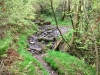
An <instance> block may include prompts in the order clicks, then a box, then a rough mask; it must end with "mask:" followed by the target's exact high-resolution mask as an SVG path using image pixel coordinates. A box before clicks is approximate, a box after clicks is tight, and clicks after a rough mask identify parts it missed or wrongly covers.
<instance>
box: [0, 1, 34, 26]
mask: <svg viewBox="0 0 100 75" xmlns="http://www.w3.org/2000/svg"><path fill="white" fill-rule="evenodd" d="M1 1H2V0H1ZM32 1H35V0H25V1H24V0H9V1H7V0H3V1H2V2H3V3H4V4H3V5H1V7H0V21H1V22H0V24H2V25H6V24H7V23H14V24H22V23H23V24H24V23H25V22H23V21H25V20H24V18H26V17H33V18H34V14H33V12H34V8H33V7H32V4H31V3H32ZM1 10H3V11H1Z"/></svg>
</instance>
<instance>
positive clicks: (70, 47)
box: [51, 0, 71, 49]
mask: <svg viewBox="0 0 100 75" xmlns="http://www.w3.org/2000/svg"><path fill="white" fill-rule="evenodd" d="M51 9H52V12H53V15H54V19H55V22H56V28H57V29H58V31H59V33H60V35H61V37H62V39H63V40H64V41H65V43H66V44H67V45H68V47H69V48H70V49H71V47H70V45H69V44H68V42H67V41H66V39H65V38H64V37H63V35H62V33H61V31H60V29H59V27H58V22H57V18H56V14H55V11H54V8H53V1H52V0H51Z"/></svg>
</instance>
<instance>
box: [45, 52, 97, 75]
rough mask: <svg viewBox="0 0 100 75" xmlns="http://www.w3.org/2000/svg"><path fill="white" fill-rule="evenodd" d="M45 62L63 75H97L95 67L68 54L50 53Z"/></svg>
mask: <svg viewBox="0 0 100 75" xmlns="http://www.w3.org/2000/svg"><path fill="white" fill-rule="evenodd" d="M44 60H45V61H46V62H47V63H49V64H50V66H51V67H52V68H53V69H55V70H57V71H58V72H59V73H60V74H61V75H76V74H84V75H95V73H96V70H95V69H94V68H93V67H91V66H90V65H88V64H86V63H84V61H83V60H79V59H78V58H76V57H74V56H71V55H69V54H68V53H62V52H57V51H49V52H48V53H47V55H46V56H45V57H44Z"/></svg>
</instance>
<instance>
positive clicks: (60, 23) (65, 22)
mask: <svg viewBox="0 0 100 75" xmlns="http://www.w3.org/2000/svg"><path fill="white" fill-rule="evenodd" d="M42 17H43V18H45V19H46V20H48V21H50V22H51V24H52V25H56V23H55V20H54V17H53V16H46V15H42ZM57 18H58V24H59V26H71V21H70V20H69V19H68V20H64V21H61V20H60V17H57Z"/></svg>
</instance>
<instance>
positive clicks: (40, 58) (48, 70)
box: [33, 54, 58, 75]
mask: <svg viewBox="0 0 100 75" xmlns="http://www.w3.org/2000/svg"><path fill="white" fill-rule="evenodd" d="M44 55H45V54H39V55H37V54H34V55H33V56H34V57H35V58H36V59H37V60H38V61H39V62H40V63H41V64H42V66H43V67H44V68H45V69H46V70H47V72H48V73H49V75H58V73H57V72H56V71H54V70H53V69H52V68H51V67H50V66H49V65H48V64H47V63H46V62H45V61H44V59H43V56H44Z"/></svg>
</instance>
